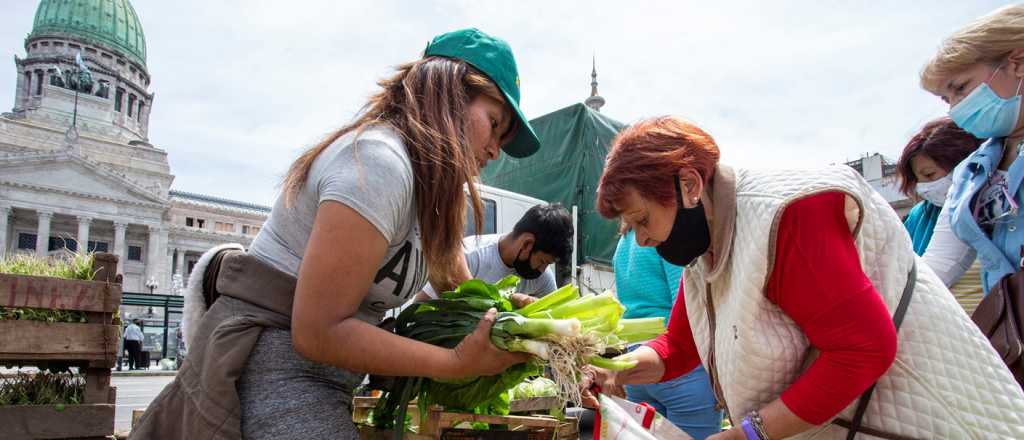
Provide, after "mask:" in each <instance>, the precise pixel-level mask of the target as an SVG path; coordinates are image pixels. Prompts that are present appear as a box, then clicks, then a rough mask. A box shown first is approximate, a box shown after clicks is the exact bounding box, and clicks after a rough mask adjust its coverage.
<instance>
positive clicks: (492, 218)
mask: <svg viewBox="0 0 1024 440" xmlns="http://www.w3.org/2000/svg"><path fill="white" fill-rule="evenodd" d="M480 201H481V202H483V205H484V224H483V230H480V231H477V230H476V220H474V219H473V206H472V205H468V207H469V209H467V210H466V229H465V231H463V235H464V236H466V237H468V236H470V235H487V234H494V233H496V232H497V230H498V203H497V202H495V201H494V200H491V199H484V198H481V199H480Z"/></svg>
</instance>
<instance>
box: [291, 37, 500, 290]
mask: <svg viewBox="0 0 1024 440" xmlns="http://www.w3.org/2000/svg"><path fill="white" fill-rule="evenodd" d="M377 85H379V86H380V87H381V90H380V91H379V92H377V93H376V94H374V95H372V96H371V97H370V99H369V100H368V101H367V103H366V105H365V106H363V109H362V111H361V112H360V113H359V116H358V117H357V118H356V119H355V120H354V121H352V122H351V123H349V124H348V125H346V126H344V127H342V128H340V129H338V130H337V131H335V132H333V133H331V134H330V135H328V136H327V137H326V138H324V139H323V140H322V141H320V143H318V144H317V145H315V146H313V147H312V148H310V149H308V150H306V151H305V152H304V153H302V155H300V156H299V158H298V159H296V160H295V162H294V163H292V166H291V168H290V169H289V170H288V175H287V176H285V179H284V183H283V185H282V186H283V193H284V197H285V205H286V206H290V205H291V203H292V202H293V201H294V198H295V197H296V195H298V193H299V191H300V190H301V189H302V187H303V186H304V185H305V184H306V180H307V179H308V177H309V171H310V168H311V167H312V166H313V161H314V160H316V158H317V156H319V155H320V153H322V152H323V151H324V150H325V149H327V147H329V146H331V144H333V143H334V142H335V141H336V140H338V138H340V137H342V136H344V135H345V134H348V133H350V132H353V131H354V132H356V136H358V135H359V133H361V132H362V131H363V130H364V129H366V128H367V127H369V126H371V125H373V124H387V125H389V126H391V127H392V128H394V129H395V130H396V131H397V132H398V133H399V134H400V135H401V136H402V140H403V142H404V144H405V148H406V150H407V151H408V154H409V160H410V161H411V162H412V173H413V191H414V195H415V201H416V217H417V220H418V221H419V225H420V230H421V231H422V234H421V237H422V244H423V254H424V257H425V260H426V263H427V270H428V277H429V280H430V283H431V284H432V285H433V286H435V287H436V288H439V289H450V288H452V287H454V284H455V277H454V274H455V273H456V261H457V257H458V255H459V253H460V252H462V233H463V229H464V227H465V218H466V197H465V196H464V195H463V192H462V188H463V185H464V184H466V183H468V182H471V181H472V180H473V179H474V177H475V176H476V175H478V174H479V171H480V170H479V165H478V163H477V160H476V158H475V156H474V153H473V149H472V147H471V146H470V145H469V142H468V141H467V139H466V131H467V124H468V120H467V111H466V110H467V108H468V106H469V103H470V101H472V100H473V99H474V98H476V97H477V96H478V95H480V94H484V95H486V96H489V97H492V98H494V99H497V100H498V101H499V102H504V101H505V99H504V97H503V96H502V94H501V92H500V91H499V90H498V88H497V86H495V85H494V83H493V82H491V80H490V79H488V78H487V77H486V76H485V75H483V74H482V73H480V72H479V71H477V70H476V69H473V68H472V67H470V66H469V65H468V64H466V63H465V62H463V61H460V60H456V59H451V58H444V57H428V58H423V59H420V60H417V61H414V62H411V63H407V64H403V65H401V66H398V68H397V72H396V73H395V74H394V75H393V76H391V77H390V78H385V79H383V80H380V81H378V82H377ZM468 189H469V200H470V202H471V203H472V204H473V208H474V209H473V213H474V223H475V224H476V227H477V230H480V229H481V226H482V225H483V217H482V214H481V213H482V212H483V205H482V203H481V202H480V195H479V194H478V192H477V189H476V185H468Z"/></svg>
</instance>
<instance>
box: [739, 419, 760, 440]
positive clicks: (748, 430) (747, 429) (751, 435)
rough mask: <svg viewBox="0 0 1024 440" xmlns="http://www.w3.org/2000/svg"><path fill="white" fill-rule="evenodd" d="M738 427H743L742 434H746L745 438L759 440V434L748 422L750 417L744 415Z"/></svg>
mask: <svg viewBox="0 0 1024 440" xmlns="http://www.w3.org/2000/svg"><path fill="white" fill-rule="evenodd" d="M740 427H741V428H743V435H745V436H747V440H761V436H760V435H758V434H757V430H756V429H754V425H753V424H752V423H750V417H744V418H743V421H742V422H740Z"/></svg>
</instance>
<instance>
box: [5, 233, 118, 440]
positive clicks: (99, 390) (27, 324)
mask: <svg viewBox="0 0 1024 440" xmlns="http://www.w3.org/2000/svg"><path fill="white" fill-rule="evenodd" d="M93 271H94V272H95V273H96V276H95V278H94V280H93V281H82V280H68V279H60V278H51V277H37V276H26V275H9V274H0V306H3V307H8V308H36V309H52V310H71V311H81V312H85V316H86V322H84V323H47V322H39V321H0V365H2V364H14V365H19V366H31V365H36V364H38V363H40V362H51V361H58V362H68V363H71V364H74V365H77V366H79V372H80V373H81V374H82V375H84V376H85V392H84V395H83V401H84V403H83V404H81V405H12V406H0V434H2V435H0V437H2V438H4V439H5V440H6V439H12V440H14V439H23V438H24V439H30V438H31V439H80V438H81V439H85V438H101V437H109V436H111V435H113V433H114V403H115V401H116V397H117V393H116V389H115V388H114V387H111V386H110V369H111V368H112V367H113V366H114V365H115V362H116V360H117V348H118V344H119V342H120V339H121V330H120V328H118V326H117V325H116V324H115V321H114V318H115V317H116V314H117V310H118V307H119V306H120V304H121V278H120V276H119V275H117V273H116V272H117V256H115V255H112V254H106V253H98V254H96V256H95V262H94V263H93Z"/></svg>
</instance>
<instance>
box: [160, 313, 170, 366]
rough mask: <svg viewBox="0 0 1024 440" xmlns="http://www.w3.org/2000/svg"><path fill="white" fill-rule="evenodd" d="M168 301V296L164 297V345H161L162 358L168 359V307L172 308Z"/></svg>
mask: <svg viewBox="0 0 1024 440" xmlns="http://www.w3.org/2000/svg"><path fill="white" fill-rule="evenodd" d="M168 302H169V301H168V298H164V345H163V347H161V350H160V359H166V358H167V325H168V322H167V318H168V313H167V312H168V309H170V304H168Z"/></svg>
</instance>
